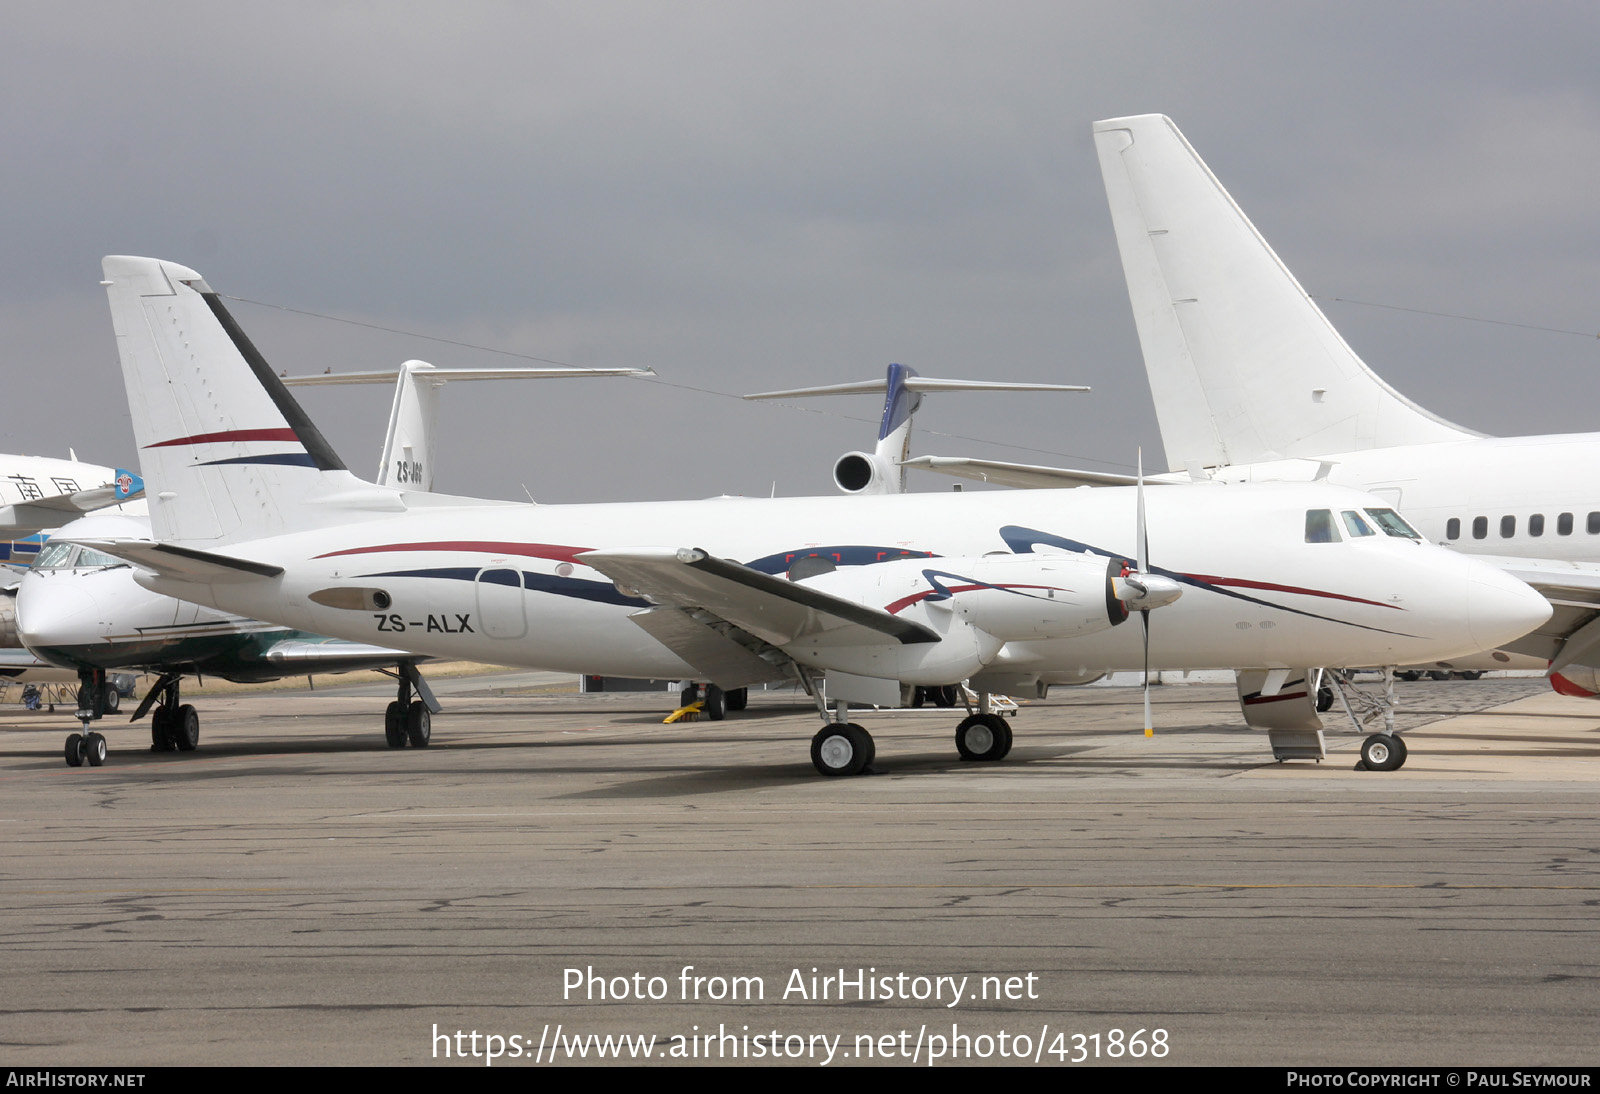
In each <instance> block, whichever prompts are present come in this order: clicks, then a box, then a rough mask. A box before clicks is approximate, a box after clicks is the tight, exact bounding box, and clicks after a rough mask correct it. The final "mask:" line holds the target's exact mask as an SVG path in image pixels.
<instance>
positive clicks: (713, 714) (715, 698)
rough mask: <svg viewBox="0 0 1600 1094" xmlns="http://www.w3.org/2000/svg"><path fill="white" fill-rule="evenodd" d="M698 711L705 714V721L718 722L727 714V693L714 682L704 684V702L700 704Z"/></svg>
mask: <svg viewBox="0 0 1600 1094" xmlns="http://www.w3.org/2000/svg"><path fill="white" fill-rule="evenodd" d="M700 713H701V714H704V715H705V716H706V720H707V721H711V722H720V721H722V720H723V719H724V718H726V717H727V716H728V694H727V692H725V691H723V690H722V689H721V688H719V687H717V685H715V684H707V685H706V695H705V702H704V703H702V704H701V705H700Z"/></svg>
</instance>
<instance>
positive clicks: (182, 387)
mask: <svg viewBox="0 0 1600 1094" xmlns="http://www.w3.org/2000/svg"><path fill="white" fill-rule="evenodd" d="M104 270H105V277H106V281H105V285H106V287H107V294H108V296H109V298H110V303H111V312H112V320H113V325H114V327H115V330H116V335H117V343H118V351H119V353H120V355H121V358H122V362H123V375H124V379H125V381H126V383H127V387H128V398H129V404H130V409H131V411H132V418H133V421H134V425H135V431H136V434H137V439H138V443H139V448H140V451H141V453H142V454H143V459H144V467H143V470H144V473H145V478H146V481H147V483H148V484H149V487H148V488H149V492H150V507H151V517H152V522H153V526H154V532H155V536H156V540H157V541H156V542H134V541H126V540H123V541H99V542H92V543H86V544H85V546H88V547H91V548H93V549H97V550H104V551H107V552H109V553H115V554H117V555H118V556H120V557H123V558H126V559H128V560H129V561H131V562H133V563H134V564H135V565H136V566H137V567H139V568H140V571H141V572H140V573H139V574H138V575H137V576H138V580H139V581H140V583H141V584H143V585H145V586H146V587H147V588H150V589H153V590H155V591H158V592H163V593H168V594H171V595H175V596H180V597H183V598H186V599H191V600H194V601H197V602H199V603H204V604H208V605H210V606H213V607H217V608H221V609H223V610H226V611H232V612H238V613H241V614H247V615H251V616H254V617H257V618H270V619H273V620H275V621H278V622H281V623H283V624H285V625H287V626H295V627H302V628H304V629H307V630H311V631H315V632H317V633H321V634H334V635H338V636H340V637H344V638H349V639H351V640H354V641H365V640H377V641H382V642H385V643H390V644H393V645H396V646H401V647H403V648H407V649H410V650H413V651H415V652H417V653H422V654H428V655H432V656H439V657H449V658H467V659H471V660H480V661H491V662H497V663H502V664H521V665H529V666H538V667H544V668H551V669H558V670H568V671H575V672H594V671H597V670H598V671H602V672H604V673H606V674H609V675H616V676H636V677H656V678H668V679H674V678H675V679H702V680H704V679H709V680H711V681H713V682H716V683H718V684H720V685H721V686H723V687H725V688H731V687H739V686H743V685H747V684H751V683H756V682H760V681H768V680H794V679H798V680H799V681H800V682H802V683H803V684H804V685H805V686H806V687H807V690H808V691H810V692H811V693H812V694H813V696H814V697H816V699H817V702H818V707H819V711H820V712H821V714H822V716H823V718H824V720H825V721H827V719H828V718H829V711H828V707H827V704H828V703H829V702H832V703H833V704H834V710H833V715H832V716H833V718H834V719H835V720H834V721H832V722H828V723H827V724H826V725H825V728H824V729H823V730H822V731H821V732H819V733H818V734H817V735H816V737H815V738H814V739H813V741H812V746H811V755H812V761H813V763H814V764H815V765H816V767H817V769H818V770H819V771H821V772H823V773H824V774H830V775H843V774H854V773H857V772H859V771H861V770H862V769H863V768H864V767H865V766H866V765H867V764H868V763H869V762H871V759H872V757H873V754H874V751H875V750H874V746H873V743H872V738H871V736H870V735H869V734H868V733H867V732H866V730H864V729H862V728H861V727H860V726H857V725H853V724H851V723H849V722H848V721H847V715H848V704H850V703H873V704H889V703H894V702H896V701H898V700H899V698H900V694H901V691H902V687H903V686H904V685H915V684H923V685H933V686H937V685H945V684H949V683H952V682H955V681H959V680H963V679H968V678H970V679H972V680H973V683H974V686H975V687H977V688H979V690H980V692H982V691H986V690H987V689H988V688H989V687H998V686H999V683H1000V682H1004V683H1005V684H1006V685H1007V686H1008V689H1009V690H1017V688H1016V687H1015V685H1016V684H1017V683H1018V682H1022V681H1035V682H1039V683H1048V682H1049V681H1050V679H1051V676H1052V674H1054V673H1067V674H1071V675H1077V674H1079V673H1081V672H1082V671H1084V670H1085V669H1086V668H1091V667H1092V668H1097V669H1104V668H1107V667H1112V668H1137V667H1139V666H1140V665H1141V664H1142V663H1143V664H1148V665H1149V666H1151V667H1155V668H1170V667H1181V668H1202V667H1218V668H1221V667H1234V666H1240V665H1245V666H1252V667H1259V668H1260V669H1262V670H1263V671H1265V672H1267V673H1268V674H1269V677H1268V679H1269V684H1270V683H1271V681H1272V680H1274V679H1275V680H1276V682H1277V683H1279V684H1281V682H1282V680H1283V678H1284V677H1285V676H1286V675H1287V672H1288V669H1289V667H1290V666H1293V665H1304V664H1320V665H1349V664H1370V663H1374V662H1377V663H1395V662H1409V661H1417V660H1425V659H1430V658H1434V657H1439V656H1448V655H1450V654H1451V653H1453V652H1460V651H1464V650H1465V649H1468V648H1481V647H1482V646H1484V645H1494V644H1499V643H1501V642H1504V641H1507V640H1509V639H1510V638H1511V637H1512V636H1514V635H1517V634H1521V633H1524V632H1526V631H1527V630H1529V629H1531V628H1532V627H1534V626H1537V625H1538V624H1539V623H1540V622H1542V621H1543V620H1544V619H1545V618H1546V617H1547V616H1548V614H1549V605H1548V604H1547V603H1546V602H1545V601H1544V600H1543V598H1541V597H1539V596H1537V595H1536V594H1534V593H1532V592H1531V591H1530V590H1529V589H1528V588H1527V587H1526V586H1525V585H1523V584H1522V583H1520V582H1518V581H1516V580H1514V579H1512V578H1509V577H1507V576H1505V575H1504V574H1501V573H1500V572H1498V571H1496V570H1494V569H1492V568H1490V567H1487V566H1485V565H1483V564H1482V563H1478V562H1474V561H1472V560H1470V559H1467V558H1465V557H1463V556H1461V555H1459V554H1456V553H1454V552H1450V551H1444V550H1441V549H1439V548H1436V547H1433V546H1432V545H1430V544H1427V543H1424V542H1421V541H1420V539H1418V538H1415V533H1410V532H1409V529H1406V528H1405V525H1404V523H1403V522H1402V521H1400V520H1399V518H1398V517H1395V516H1394V515H1393V514H1392V512H1390V511H1388V510H1387V509H1386V508H1385V507H1384V506H1383V505H1382V503H1380V502H1378V501H1377V500H1376V499H1374V498H1372V497H1371V496H1368V495H1363V494H1359V493H1356V492H1353V491H1348V490H1342V489H1339V488H1336V487H1331V486H1327V485H1324V484H1313V485H1304V486H1303V485H1269V486H1262V487H1253V486H1235V485H1221V484H1204V485H1196V486H1193V487H1185V488H1182V489H1164V490H1160V491H1151V492H1150V498H1149V503H1150V504H1149V514H1148V520H1147V524H1145V528H1144V531H1145V535H1144V536H1143V537H1139V536H1138V533H1137V532H1136V528H1137V527H1138V525H1139V523H1141V522H1140V521H1139V520H1138V518H1137V517H1136V515H1135V510H1136V494H1137V496H1138V497H1142V496H1143V495H1142V492H1136V491H1134V490H1118V489H1112V490H1098V491H1049V492H1028V493H1011V492H1007V493H979V494H973V493H968V494H961V495H950V494H928V495H915V494H902V495H897V496H887V497H842V498H841V497H834V498H795V499H743V498H715V499H711V500H707V501H693V502H662V503H635V504H595V505H560V506H556V505H551V506H539V505H513V504H506V503H486V502H482V501H478V500H474V499H466V498H450V497H445V496H441V495H438V494H419V493H411V492H409V491H407V490H405V489H402V488H396V487H382V486H377V485H374V484H371V483H366V482H362V481H361V480H359V479H357V478H356V477H355V476H353V475H351V474H350V473H349V471H347V470H346V469H345V466H344V464H343V463H341V462H340V460H339V458H338V456H337V455H336V454H335V453H334V452H333V450H332V449H331V448H330V447H329V445H328V443H327V441H326V440H325V439H324V438H323V437H322V434H321V433H320V432H319V431H318V430H317V428H316V426H315V425H314V424H313V423H312V422H311V421H310V419H309V418H308V417H307V416H306V415H305V413H304V411H302V410H301V408H300V407H299V405H298V404H297V403H296V402H295V401H294V399H293V398H292V397H291V396H290V394H289V393H288V391H287V390H286V389H285V388H284V387H283V386H282V385H281V383H280V382H279V381H278V380H277V378H276V377H275V376H274V375H273V373H272V370H271V369H270V367H268V365H267V364H266V362H265V361H264V360H262V358H261V355H260V354H259V352H258V351H257V350H256V349H255V347H254V346H253V345H252V344H251V343H250V341H249V339H248V338H247V337H246V336H245V335H244V333H243V332H242V331H241V330H240V329H239V327H238V325H237V324H236V323H235V322H234V320H233V318H232V316H230V315H229V314H228V312H227V310H226V308H224V307H223V305H222V302H221V300H220V298H219V297H218V296H217V294H216V293H215V292H213V291H212V290H211V288H210V287H209V286H207V285H206V283H205V282H204V281H203V280H202V279H201V277H200V275H199V274H197V273H195V272H194V271H193V270H189V269H185V268H184V267H182V266H177V265H175V264H172V263H166V262H161V261H158V260H155V259H148V258H125V257H112V258H107V259H106V260H105V263H104ZM1363 513H1366V514H1367V516H1366V517H1363V516H1362V514H1363ZM1368 519H1370V520H1374V521H1377V522H1378V523H1379V524H1381V525H1383V526H1384V527H1385V528H1386V529H1393V530H1394V531H1395V534H1390V535H1376V536H1371V537H1366V538H1364V539H1362V540H1352V541H1348V542H1342V543H1328V542H1322V541H1321V540H1322V539H1323V538H1324V537H1323V536H1322V535H1321V534H1320V533H1321V530H1322V529H1324V528H1325V527H1327V526H1329V525H1331V524H1333V523H1334V522H1336V521H1339V520H1344V521H1350V520H1355V521H1358V522H1364V521H1365V520H1368ZM684 529H692V530H693V531H692V532H691V533H689V534H688V535H685V533H684V532H683V530H684ZM690 536H692V542H691V541H690ZM1135 538H1143V539H1144V540H1145V541H1146V542H1147V543H1148V545H1149V550H1148V556H1149V557H1150V558H1151V559H1159V560H1160V565H1156V564H1155V563H1154V562H1152V563H1151V564H1149V565H1148V566H1147V568H1146V569H1145V570H1143V571H1139V570H1136V569H1134V568H1133V566H1131V565H1130V563H1129V562H1128V560H1129V559H1133V558H1143V557H1145V556H1146V552H1145V551H1144V550H1143V549H1140V550H1135V549H1133V546H1132V542H1131V541H1132V540H1133V539H1135ZM816 559H820V560H822V562H823V563H824V564H826V563H831V564H832V568H829V567H828V566H827V565H818V564H817V563H816V562H813V561H811V560H816ZM802 562H805V563H806V565H805V566H804V567H800V565H799V564H801V563H802ZM863 563H871V565H861V564H863ZM800 569H803V570H804V571H805V572H807V573H809V576H806V577H804V578H802V579H800V580H790V579H789V578H786V577H785V576H783V575H785V574H790V575H791V576H794V577H798V576H799V573H798V572H797V571H799V570H800ZM819 571H822V572H819ZM1180 594H1182V595H1181V596H1180ZM1150 609H1155V610H1156V613H1157V614H1156V616H1155V618H1154V619H1153V620H1152V619H1151V618H1150V616H1149V615H1148V614H1146V615H1144V625H1143V627H1133V628H1127V627H1119V626H1118V624H1119V623H1121V622H1123V621H1124V620H1125V619H1126V617H1127V615H1128V614H1129V612H1130V610H1134V611H1140V612H1146V613H1147V612H1148V611H1149V610H1150ZM530 624H531V625H530ZM1141 632H1142V633H1141ZM824 689H825V690H824ZM824 695H826V699H825V698H824ZM420 710H421V707H420V704H413V706H412V709H411V711H410V712H408V716H415V715H416V714H418V713H419V712H420ZM956 744H957V748H958V749H959V750H960V751H961V752H962V754H963V755H964V756H968V757H971V758H975V759H998V758H1000V757H1001V756H1003V755H1005V753H1006V752H1007V751H1008V750H1009V747H1010V744H1011V735H1010V730H1009V728H1008V727H1007V726H1006V725H1005V722H1004V721H1003V720H1002V719H999V718H998V717H996V716H994V715H992V714H988V713H980V714H974V715H971V716H969V717H968V718H967V719H966V720H964V721H963V722H962V723H961V725H960V726H959V727H958V729H957V736H956ZM1364 751H1365V753H1366V754H1367V759H1368V762H1369V764H1370V765H1372V766H1378V767H1388V768H1392V767H1396V766H1399V760H1401V759H1403V757H1404V749H1403V744H1401V743H1400V741H1399V738H1396V737H1393V736H1390V735H1388V734H1377V735H1375V736H1374V737H1373V738H1370V739H1369V741H1368V742H1367V744H1366V746H1364Z"/></svg>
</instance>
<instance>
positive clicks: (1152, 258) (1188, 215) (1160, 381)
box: [1094, 114, 1479, 470]
mask: <svg viewBox="0 0 1600 1094" xmlns="http://www.w3.org/2000/svg"><path fill="white" fill-rule="evenodd" d="M1094 139H1095V146H1096V148H1097V149H1098V151H1099V155H1100V171H1101V174H1102V176H1103V177H1104V179H1105V187H1106V197H1107V199H1108V200H1109V202H1110V205H1111V220H1112V224H1113V225H1114V227H1115V228H1116V233H1117V248H1118V250H1119V251H1120V252H1121V254H1122V269H1123V273H1124V275H1125V276H1126V278H1127V282H1128V295H1129V297H1130V299H1131V302H1132V305H1133V314H1134V320H1135V322H1136V323H1137V325H1138V328H1139V343H1140V346H1141V347H1142V349H1143V351H1144V360H1145V370H1146V372H1147V373H1148V374H1149V378H1150V388H1151V392H1152V394H1153V395H1154V396H1155V404H1156V416H1157V418H1158V419H1159V420H1160V423H1161V438H1162V442H1163V444H1164V445H1165V447H1166V451H1167V463H1168V465H1169V466H1170V467H1171V468H1172V469H1174V470H1177V469H1180V468H1182V467H1184V466H1185V465H1186V464H1188V463H1190V462H1193V461H1198V462H1199V463H1200V464H1202V465H1204V466H1207V467H1215V466H1221V465H1224V464H1238V463H1256V462H1264V461H1268V460H1274V459H1287V458H1291V457H1300V456H1319V455H1326V454H1329V453H1335V452H1349V451H1355V450H1358V449H1365V448H1387V447H1390V446H1394V445H1411V444H1429V443H1433V442H1439V441H1454V440H1462V439H1465V438H1469V437H1476V436H1479V434H1477V433H1473V432H1470V431H1468V430H1464V429H1462V428H1460V427H1459V426H1455V425H1451V424H1450V423H1449V422H1446V421H1444V420H1443V419H1441V418H1438V417H1436V416H1434V415H1433V414H1430V413H1429V412H1428V411H1426V410H1424V409H1422V408H1421V407H1419V406H1417V405H1416V404H1415V403H1413V402H1411V401H1410V400H1409V399H1407V398H1406V397H1405V396H1403V395H1401V394H1400V393H1399V392H1397V391H1395V390H1394V389H1393V388H1391V387H1390V386H1389V385H1388V384H1386V383H1384V381H1383V380H1382V379H1381V378H1380V377H1378V375H1377V374H1376V373H1374V372H1373V371H1372V370H1371V369H1370V368H1368V367H1367V366H1366V364H1365V363H1363V362H1362V360H1361V358H1359V357H1357V356H1356V354H1355V352H1354V351H1353V350H1352V349H1351V348H1350V347H1349V346H1348V345H1347V344H1346V343H1345V341H1344V339H1343V338H1341V337H1340V336H1339V332H1338V331H1336V330H1334V328H1333V326H1332V324H1330V323H1329V322H1328V320H1327V317H1326V316H1324V315H1323V314H1322V311H1321V309H1320V308H1318V307H1317V305H1316V304H1315V303H1314V302H1313V301H1312V300H1311V298H1310V297H1309V296H1308V295H1307V294H1306V292H1305V290H1304V289H1302V288H1301V287H1300V283H1299V282H1298V281H1296V280H1295V277H1294V275H1293V274H1291V273H1290V272H1289V270H1288V268H1287V267H1286V266H1284V264H1283V263H1282V261H1280V260H1279V258H1278V256H1277V255H1276V254H1274V253H1273V250H1272V248H1271V247H1270V246H1268V245H1267V241H1266V240H1265V239H1263V238H1262V237H1261V234H1260V233H1259V232H1257V231H1256V229H1255V226H1254V225H1253V224H1251V223H1250V220H1249V218H1247V217H1246V216H1245V215H1244V212H1243V211H1242V210H1241V209H1240V208H1239V207H1238V205H1236V204H1235V203H1234V201H1233V199H1232V198H1231V197H1230V196H1229V195H1228V192H1227V191H1226V190H1225V189H1223V187H1222V184H1221V183H1220V182H1218V181H1217V179H1216V176H1215V175H1213V174H1212V173H1211V171H1210V169H1209V168H1207V167H1206V165H1205V163H1204V162H1203V161H1202V160H1201V159H1200V157H1199V155H1197V154H1196V153H1195V150H1194V149H1193V148H1192V147H1191V146H1190V145H1189V142H1188V141H1186V140H1185V139H1184V137H1183V134H1182V133H1180V132H1178V127H1177V126H1176V125H1174V124H1173V123H1172V120H1171V119H1170V118H1166V117H1163V116H1162V115H1159V114H1145V115H1141V116H1139V117H1131V118H1112V119H1110V120H1108V121H1101V122H1096V123H1095V125H1094Z"/></svg>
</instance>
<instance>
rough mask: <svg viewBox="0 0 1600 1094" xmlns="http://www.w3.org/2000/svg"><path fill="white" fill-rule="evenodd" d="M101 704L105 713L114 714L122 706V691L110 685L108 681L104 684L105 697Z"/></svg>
mask: <svg viewBox="0 0 1600 1094" xmlns="http://www.w3.org/2000/svg"><path fill="white" fill-rule="evenodd" d="M102 705H103V706H104V707H105V713H106V714H115V713H116V712H117V711H118V710H119V709H121V707H122V693H121V692H119V691H117V689H116V688H114V687H112V686H111V685H110V683H107V684H106V697H105V702H104V703H103V704H102Z"/></svg>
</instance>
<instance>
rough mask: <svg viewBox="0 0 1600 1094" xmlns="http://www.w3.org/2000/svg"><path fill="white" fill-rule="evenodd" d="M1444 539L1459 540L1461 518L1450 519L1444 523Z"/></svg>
mask: <svg viewBox="0 0 1600 1094" xmlns="http://www.w3.org/2000/svg"><path fill="white" fill-rule="evenodd" d="M1444 538H1445V539H1460V538H1461V518H1460V517H1451V518H1450V519H1449V520H1447V521H1445V522H1444Z"/></svg>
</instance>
